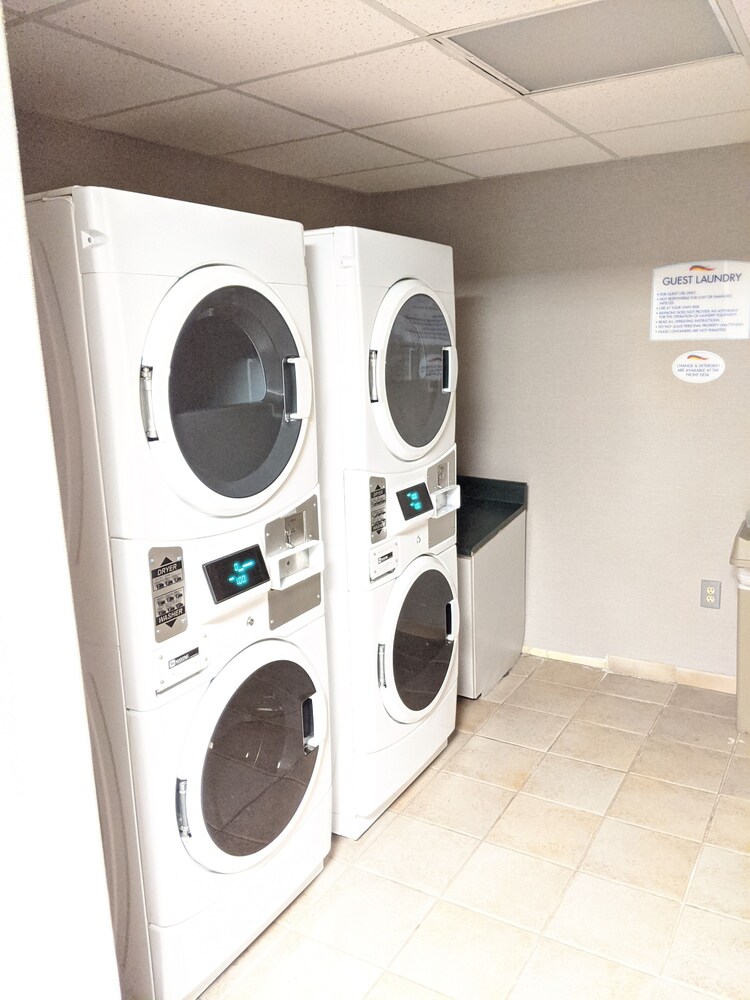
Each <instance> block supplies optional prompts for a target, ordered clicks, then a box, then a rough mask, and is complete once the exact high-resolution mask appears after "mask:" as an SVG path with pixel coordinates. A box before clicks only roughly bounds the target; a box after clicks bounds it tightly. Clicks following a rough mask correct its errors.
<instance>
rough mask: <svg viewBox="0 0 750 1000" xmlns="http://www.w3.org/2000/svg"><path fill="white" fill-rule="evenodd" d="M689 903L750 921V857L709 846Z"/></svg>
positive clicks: (694, 880)
mask: <svg viewBox="0 0 750 1000" xmlns="http://www.w3.org/2000/svg"><path fill="white" fill-rule="evenodd" d="M685 901H686V902H687V903H689V904H691V905H692V906H699V907H701V908H702V909H704V910H713V911H714V912H716V913H723V914H724V915H725V916H727V917H739V918H740V919H742V920H750V855H747V854H737V853H736V852H734V851H725V850H724V849H723V848H721V847H714V846H713V845H711V844H706V845H705V846H704V847H703V850H702V851H701V856H700V857H699V858H698V864H697V865H696V866H695V874H694V875H693V880H692V882H691V883H690V889H689V891H688V894H687V898H686V900H685ZM748 990H749V991H750V980H748Z"/></svg>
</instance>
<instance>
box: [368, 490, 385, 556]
mask: <svg viewBox="0 0 750 1000" xmlns="http://www.w3.org/2000/svg"><path fill="white" fill-rule="evenodd" d="M386 498H387V493H386V488H385V478H384V477H383V476H370V542H371V543H372V542H382V541H383V539H384V538H385V537H386V535H387V534H388V526H387V524H386V519H385V504H386Z"/></svg>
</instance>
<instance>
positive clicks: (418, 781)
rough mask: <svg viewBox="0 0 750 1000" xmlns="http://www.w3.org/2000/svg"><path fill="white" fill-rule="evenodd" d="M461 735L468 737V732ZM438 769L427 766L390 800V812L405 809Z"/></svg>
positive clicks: (399, 811)
mask: <svg viewBox="0 0 750 1000" xmlns="http://www.w3.org/2000/svg"><path fill="white" fill-rule="evenodd" d="M461 735H462V736H466V737H468V735H469V734H468V733H461ZM437 774H439V771H438V769H437V768H436V767H427V768H425V770H424V771H422V773H421V774H420V775H419V777H418V778H415V779H414V781H412V783H411V784H410V785H409V787H408V788H407V789H406V790H405V791H403V792H402V793H401V794H400V795H399V797H398V798H397V799H396V801H395V802H392V803H391V805H390V806H389V809H390V810H391V811H392V812H397V813H401V812H403V811H404V809H406V807H407V806H408V805H409V803H410V802H411V801H412V799H414V798H416V797H417V795H419V793H420V792H423V791H424V790H425V788H426V787H427V786H428V785H429V784H430V782H431V781H433V780H434V778H435V777H436V775H437Z"/></svg>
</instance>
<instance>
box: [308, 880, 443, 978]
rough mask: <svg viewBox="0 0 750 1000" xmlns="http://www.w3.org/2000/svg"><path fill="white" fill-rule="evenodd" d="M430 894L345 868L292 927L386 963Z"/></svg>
mask: <svg viewBox="0 0 750 1000" xmlns="http://www.w3.org/2000/svg"><path fill="white" fill-rule="evenodd" d="M434 903H435V898H434V896H427V895H425V894H424V893H422V892H418V891H417V890H416V889H410V888H408V887H407V886H404V885H399V884H398V883H397V882H391V881H389V880H388V879H384V878H380V877H379V876H377V875H372V874H370V872H365V871H361V870H360V869H357V868H348V869H347V870H346V872H345V873H344V874H343V875H342V876H341V878H340V879H338V881H337V882H336V884H335V885H334V886H333V887H332V888H331V890H330V891H329V892H327V893H326V894H325V896H324V897H322V898H321V899H320V900H319V901H318V903H317V905H316V907H315V912H314V916H313V917H312V918H311V917H310V914H309V913H305V914H302V915H301V916H300V917H298V919H297V921H296V923H295V930H297V931H299V932H300V933H302V934H305V935H306V936H307V937H311V938H312V939H313V940H315V941H320V942H322V943H323V944H329V945H331V946H332V947H334V948H338V949H339V950H340V951H345V952H346V953H347V954H348V955H354V957H355V958H361V959H362V960H363V961H365V962H372V963H373V964H374V965H380V966H383V967H386V966H387V965H388V964H389V963H390V962H391V961H392V960H393V959H394V958H395V957H396V955H397V954H398V952H399V951H400V950H401V948H402V947H403V945H405V944H406V942H407V940H408V939H409V938H410V937H411V935H412V933H413V932H414V930H415V929H416V928H417V926H418V925H419V924H420V923H421V921H422V920H423V919H424V917H425V916H426V914H427V913H428V912H429V910H430V909H432V906H433V905H434Z"/></svg>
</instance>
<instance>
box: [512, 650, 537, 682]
mask: <svg viewBox="0 0 750 1000" xmlns="http://www.w3.org/2000/svg"><path fill="white" fill-rule="evenodd" d="M540 663H544V660H543V659H542V657H541V656H526V655H525V654H524V655H523V656H519V658H518V659H517V660H516V662H515V663H514V664H513V666H512V667H511V668H510V672H511V673H512V674H520V675H521V676H522V677H528V676H529V674H533V673H534V671H535V670H536V668H537V667H538V666H539V664H540Z"/></svg>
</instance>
